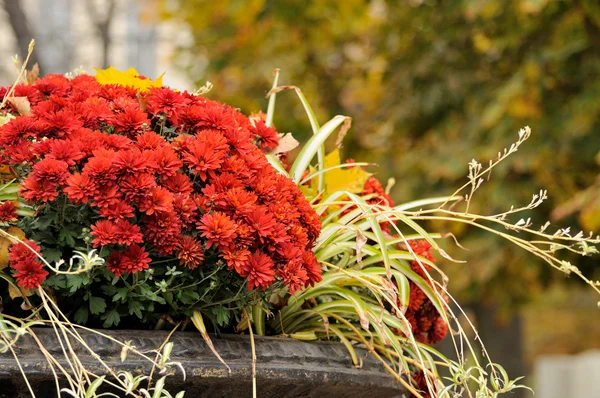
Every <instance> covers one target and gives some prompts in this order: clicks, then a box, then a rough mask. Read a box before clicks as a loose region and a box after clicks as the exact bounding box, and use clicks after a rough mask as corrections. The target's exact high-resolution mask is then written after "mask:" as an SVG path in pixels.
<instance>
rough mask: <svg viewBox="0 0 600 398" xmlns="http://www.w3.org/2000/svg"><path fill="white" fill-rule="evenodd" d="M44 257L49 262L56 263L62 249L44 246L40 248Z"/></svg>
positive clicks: (60, 256)
mask: <svg viewBox="0 0 600 398" xmlns="http://www.w3.org/2000/svg"><path fill="white" fill-rule="evenodd" d="M42 254H43V255H44V258H45V259H46V261H48V262H49V263H56V262H57V261H59V260H60V259H61V258H62V250H60V249H59V248H57V247H46V248H43V249H42Z"/></svg>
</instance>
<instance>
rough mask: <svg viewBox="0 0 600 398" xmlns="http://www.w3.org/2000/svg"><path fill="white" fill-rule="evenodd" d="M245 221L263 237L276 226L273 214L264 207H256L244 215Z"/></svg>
mask: <svg viewBox="0 0 600 398" xmlns="http://www.w3.org/2000/svg"><path fill="white" fill-rule="evenodd" d="M246 221H247V222H248V224H250V226H251V227H252V228H254V230H255V231H256V233H257V234H258V235H259V236H260V237H261V238H265V237H267V236H269V235H271V234H272V233H273V231H274V230H275V228H276V226H277V221H275V217H273V214H271V213H268V212H267V211H266V210H265V209H263V208H260V207H256V208H255V209H254V211H253V212H252V213H250V214H249V215H248V216H247V217H246Z"/></svg>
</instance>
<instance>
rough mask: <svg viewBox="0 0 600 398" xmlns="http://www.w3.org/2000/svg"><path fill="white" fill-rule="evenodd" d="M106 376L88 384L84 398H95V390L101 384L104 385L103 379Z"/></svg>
mask: <svg viewBox="0 0 600 398" xmlns="http://www.w3.org/2000/svg"><path fill="white" fill-rule="evenodd" d="M105 377H106V376H101V377H98V378H97V379H96V380H94V381H93V382H92V384H90V386H89V388H88V389H87V391H86V392H85V398H94V397H95V396H96V390H98V388H99V387H100V385H101V384H102V383H104V378H105Z"/></svg>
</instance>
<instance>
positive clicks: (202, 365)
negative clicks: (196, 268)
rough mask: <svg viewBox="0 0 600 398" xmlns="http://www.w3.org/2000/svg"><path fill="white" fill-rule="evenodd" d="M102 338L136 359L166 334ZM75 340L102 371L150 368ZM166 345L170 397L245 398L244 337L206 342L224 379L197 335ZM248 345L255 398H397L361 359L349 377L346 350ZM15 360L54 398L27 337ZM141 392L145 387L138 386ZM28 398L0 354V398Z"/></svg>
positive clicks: (178, 336)
mask: <svg viewBox="0 0 600 398" xmlns="http://www.w3.org/2000/svg"><path fill="white" fill-rule="evenodd" d="M102 332H103V333H107V334H109V335H110V336H112V337H114V338H116V339H118V340H120V341H128V340H131V344H132V345H133V346H135V347H136V348H137V349H138V350H140V351H142V352H143V351H150V350H155V349H157V348H158V347H160V345H161V344H162V343H163V342H164V340H165V339H166V337H167V335H168V333H166V332H154V331H139V330H135V331H133V330H121V331H102ZM35 334H36V336H37V338H38V339H39V340H40V341H41V342H42V344H43V345H44V347H45V348H46V350H48V351H49V352H50V353H51V354H52V355H53V357H54V358H56V359H57V360H59V361H60V362H61V363H64V356H63V354H62V349H61V347H60V345H59V343H58V340H57V339H56V335H55V334H54V331H53V330H52V329H42V328H40V329H35ZM80 334H81V336H82V337H83V339H84V340H85V341H86V343H87V344H88V345H89V346H90V347H92V348H93V349H94V351H95V352H96V353H97V354H98V355H100V357H101V358H102V359H103V360H104V361H105V362H106V363H107V364H109V365H110V366H114V367H115V368H117V369H119V370H128V371H132V372H134V373H136V374H139V373H141V372H143V373H144V374H146V375H147V374H149V372H150V369H151V366H152V364H151V363H150V362H148V361H147V360H145V359H142V358H140V357H139V356H136V355H134V354H129V355H128V357H127V360H126V361H125V362H121V360H120V353H121V346H120V345H119V344H117V343H116V342H114V341H111V340H109V339H107V338H105V337H102V336H99V335H97V334H95V333H92V332H84V331H80ZM71 341H74V340H73V339H71ZM171 341H173V342H174V348H173V352H172V354H171V361H176V362H181V363H182V365H183V367H184V368H185V370H186V375H187V378H186V380H185V381H183V378H182V375H181V372H180V371H177V373H176V374H175V375H172V376H169V377H168V378H167V380H168V383H167V386H168V390H169V391H170V392H171V393H172V394H173V395H174V394H175V393H176V392H178V391H180V390H185V391H186V394H185V396H186V397H187V398H195V397H211V398H212V397H215V398H218V397H240V398H241V397H251V396H252V368H251V366H252V353H251V348H250V339H249V337H248V336H238V335H226V336H220V337H219V338H216V337H213V343H214V345H215V348H216V350H217V351H218V352H219V354H220V355H221V356H222V357H223V359H224V360H225V362H227V364H228V365H229V366H230V367H231V374H229V373H228V371H227V369H226V368H225V366H223V364H221V363H220V362H219V361H218V359H217V358H216V357H215V356H214V355H213V353H212V352H211V351H210V349H209V348H208V346H207V345H206V343H205V342H204V340H202V337H201V336H200V334H199V333H197V332H177V333H175V334H174V335H173V337H172V339H171ZM255 342H256V355H257V364H256V370H257V386H258V387H257V390H258V396H259V397H282V398H288V397H289V398H292V397H356V398H360V397H368V398H386V397H402V393H403V390H402V389H401V387H400V385H399V383H398V382H397V381H395V380H394V379H393V378H392V377H391V376H390V375H388V374H387V373H386V372H385V370H384V369H383V367H382V366H381V364H379V363H377V362H376V361H374V360H373V359H372V358H371V357H370V356H369V355H368V354H367V352H366V351H363V350H357V353H358V354H359V355H360V357H361V358H362V361H363V366H362V368H360V369H357V368H354V367H353V366H352V362H351V360H350V357H349V355H348V353H347V351H346V349H345V348H344V347H343V346H342V345H341V344H338V343H328V342H302V341H297V340H293V339H283V338H274V337H256V338H255ZM73 348H74V350H75V351H76V352H77V354H78V357H79V358H80V360H81V362H82V363H83V364H84V365H85V366H86V368H87V369H88V370H89V371H91V372H94V373H95V374H104V373H105V370H104V368H103V367H102V366H101V365H100V364H99V363H98V361H96V360H95V359H94V358H93V356H92V355H91V354H90V353H89V351H88V350H87V349H85V348H84V347H83V346H82V345H81V344H79V343H73ZM16 352H17V355H18V358H19V361H20V362H21V366H22V367H23V369H24V371H25V373H26V374H27V377H28V380H29V381H30V382H31V384H32V386H33V389H34V392H35V393H36V396H37V397H39V398H43V397H57V393H56V387H55V384H54V378H53V376H52V372H51V371H50V368H49V366H48V363H47V361H46V359H45V358H44V356H43V355H42V353H41V351H40V350H39V348H38V345H37V344H36V343H35V342H34V340H33V339H32V338H31V337H28V336H26V337H23V338H21V339H20V340H19V341H18V342H17V344H16ZM155 380H156V378H155ZM142 386H145V385H144V383H143V384H142ZM117 395H118V394H117ZM29 396H30V394H29V392H28V390H27V387H26V385H25V383H24V381H23V377H22V375H21V372H20V371H19V368H18V367H17V363H16V361H15V360H14V358H13V356H12V354H11V353H10V351H9V352H8V353H5V354H0V397H11V398H12V397H29ZM62 396H67V395H66V394H63V395H62Z"/></svg>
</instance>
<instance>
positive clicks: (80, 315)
mask: <svg viewBox="0 0 600 398" xmlns="http://www.w3.org/2000/svg"><path fill="white" fill-rule="evenodd" d="M89 314H90V313H89V311H88V309H87V307H79V309H78V310H77V312H75V322H76V323H78V324H79V325H84V324H86V323H87V321H88V317H89Z"/></svg>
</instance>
